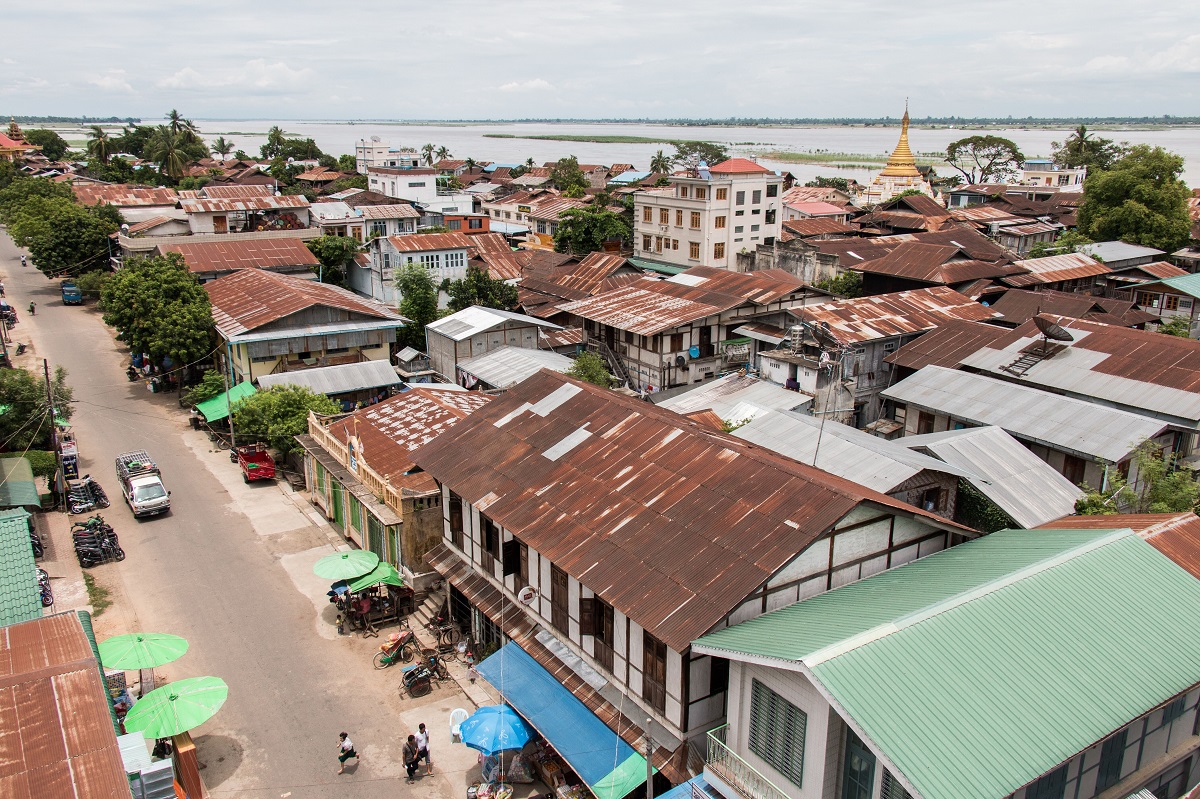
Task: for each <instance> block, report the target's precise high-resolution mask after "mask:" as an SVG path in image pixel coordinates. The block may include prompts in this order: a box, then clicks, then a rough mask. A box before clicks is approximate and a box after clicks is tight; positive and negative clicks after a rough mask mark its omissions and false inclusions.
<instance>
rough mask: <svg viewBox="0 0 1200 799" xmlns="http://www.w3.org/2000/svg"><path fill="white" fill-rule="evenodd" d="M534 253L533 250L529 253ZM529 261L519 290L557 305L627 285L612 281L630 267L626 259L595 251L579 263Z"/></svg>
mask: <svg viewBox="0 0 1200 799" xmlns="http://www.w3.org/2000/svg"><path fill="white" fill-rule="evenodd" d="M533 252H535V251H530V254H532V253H533ZM526 260H529V262H530V266H529V268H527V269H526V270H525V277H524V279H522V281H521V283H520V287H521V288H522V289H524V290H525V291H528V292H533V293H534V295H540V297H546V298H554V301H557V302H561V301H562V300H581V299H583V298H584V297H590V296H592V295H594V294H598V293H600V292H602V291H607V290H611V289H613V288H616V287H617V286H618V285H621V284H623V283H625V282H628V281H614V280H613V279H612V278H614V277H615V276H617V275H618V273H619V272H620V271H621V270H622V269H626V268H627V261H626V259H625V258H624V257H623V256H620V255H613V254H610V253H603V252H594V253H590V254H588V255H587V256H585V257H584V258H583V259H582V260H580V261H578V262H576V261H575V260H574V259H573V258H572V259H571V260H569V261H566V262H564V263H560V264H556V265H551V264H536V263H535V262H533V260H532V259H530V258H527V259H526ZM628 271H629V273H630V274H631V275H632V276H634V277H640V273H639V272H636V271H635V270H633V269H632V267H628ZM530 299H531V300H533V299H534V297H533V296H531V298H530ZM522 304H524V303H522ZM536 304H541V303H536Z"/></svg>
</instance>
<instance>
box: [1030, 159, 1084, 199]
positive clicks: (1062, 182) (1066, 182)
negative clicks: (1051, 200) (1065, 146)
mask: <svg viewBox="0 0 1200 799" xmlns="http://www.w3.org/2000/svg"><path fill="white" fill-rule="evenodd" d="M1086 177H1087V167H1086V166H1080V167H1065V166H1064V167H1060V166H1056V165H1055V163H1054V162H1053V161H1051V160H1050V159H1049V158H1030V159H1029V160H1027V161H1026V162H1025V163H1023V164H1021V185H1023V186H1054V187H1056V188H1061V189H1063V190H1065V191H1083V181H1084V179H1085V178H1086Z"/></svg>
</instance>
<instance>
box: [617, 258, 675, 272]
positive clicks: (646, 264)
mask: <svg viewBox="0 0 1200 799" xmlns="http://www.w3.org/2000/svg"><path fill="white" fill-rule="evenodd" d="M625 260H627V261H629V263H631V264H633V265H634V266H636V267H637V268H638V269H649V270H650V271H651V272H661V273H662V274H664V275H678V274H680V273H682V272H686V271H687V267H686V266H671V265H670V264H660V263H656V262H655V261H646V260H643V259H641V258H626V259H625Z"/></svg>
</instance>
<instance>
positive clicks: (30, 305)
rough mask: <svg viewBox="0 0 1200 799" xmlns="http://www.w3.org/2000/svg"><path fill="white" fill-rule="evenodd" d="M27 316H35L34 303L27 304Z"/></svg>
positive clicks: (35, 307) (35, 306) (35, 304)
mask: <svg viewBox="0 0 1200 799" xmlns="http://www.w3.org/2000/svg"><path fill="white" fill-rule="evenodd" d="M29 315H30V316H37V303H36V302H31V303H29Z"/></svg>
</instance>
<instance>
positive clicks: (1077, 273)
mask: <svg viewBox="0 0 1200 799" xmlns="http://www.w3.org/2000/svg"><path fill="white" fill-rule="evenodd" d="M1016 265H1017V266H1019V267H1021V268H1022V269H1025V270H1026V271H1027V272H1028V274H1024V275H1012V276H1010V277H1006V278H1004V282H1005V283H1007V284H1008V285H1010V286H1037V285H1041V284H1044V283H1057V282H1059V281H1062V280H1079V279H1081V278H1085V277H1096V276H1097V275H1107V274H1108V273H1109V272H1111V271H1112V269H1111V268H1109V267H1108V266H1105V265H1104V264H1103V263H1101V262H1100V261H1097V260H1095V259H1094V258H1089V257H1088V256H1087V255H1084V254H1083V253H1081V252H1071V253H1066V254H1064V255H1047V256H1046V257H1045V258H1029V259H1027V260H1024V261H1017V262H1016Z"/></svg>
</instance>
